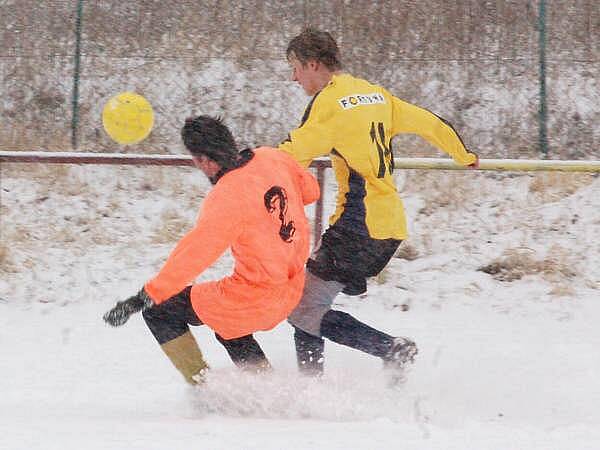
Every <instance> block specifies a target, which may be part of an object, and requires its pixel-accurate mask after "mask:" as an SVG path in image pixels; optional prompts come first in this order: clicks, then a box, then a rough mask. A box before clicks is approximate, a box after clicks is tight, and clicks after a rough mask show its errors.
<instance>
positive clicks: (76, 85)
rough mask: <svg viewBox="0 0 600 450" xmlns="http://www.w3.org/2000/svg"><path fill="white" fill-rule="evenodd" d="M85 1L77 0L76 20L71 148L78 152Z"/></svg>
mask: <svg viewBox="0 0 600 450" xmlns="http://www.w3.org/2000/svg"><path fill="white" fill-rule="evenodd" d="M82 14H83V0H77V17H76V19H75V56H74V66H75V67H74V69H73V100H72V117H71V147H72V148H73V150H77V147H78V145H79V143H78V141H77V129H78V128H79V73H80V70H81V16H82Z"/></svg>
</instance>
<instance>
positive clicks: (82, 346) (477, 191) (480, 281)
mask: <svg viewBox="0 0 600 450" xmlns="http://www.w3.org/2000/svg"><path fill="white" fill-rule="evenodd" d="M399 183H400V186H401V190H402V197H403V199H404V200H405V204H406V207H407V211H408V218H409V226H410V229H411V233H412V234H411V237H410V238H409V240H408V241H407V242H406V243H405V244H403V251H402V252H400V253H399V254H398V257H397V258H394V259H393V260H392V262H391V264H390V265H389V267H388V268H387V269H386V270H385V271H384V272H383V273H382V274H381V275H380V276H379V277H377V278H375V279H373V280H371V281H370V284H369V292H368V294H367V295H365V296H362V297H346V296H340V298H339V299H338V302H337V303H338V307H339V308H340V309H343V310H346V311H348V312H351V313H352V314H354V315H356V316H357V317H358V318H360V319H363V320H364V321H366V322H368V323H370V324H373V325H376V326H377V327H378V328H381V329H383V330H386V331H388V332H390V333H391V334H394V335H406V336H410V337H412V338H414V339H415V341H416V342H417V344H418V346H419V349H420V353H419V355H418V358H417V361H416V364H415V365H414V366H413V368H412V370H411V371H410V373H409V375H408V379H407V381H406V383H405V384H404V385H402V386H400V387H397V388H389V387H387V384H386V379H385V375H384V374H383V373H382V371H381V364H380V362H379V361H377V360H376V359H374V358H372V357H369V356H366V355H363V354H360V353H358V352H354V351H352V350H349V349H346V348H342V347H340V346H336V345H334V344H328V345H327V347H326V352H327V358H328V359H327V369H326V376H325V378H324V379H323V380H319V381H315V380H307V379H303V378H300V377H299V376H298V375H297V374H296V369H295V356H294V352H293V343H292V333H291V329H290V327H289V326H288V325H287V324H281V325H280V326H279V327H277V328H276V329H275V330H273V331H272V332H268V333H258V334H257V339H258V340H259V341H260V342H261V344H262V345H263V347H264V349H265V352H266V353H267V355H268V356H269V358H270V359H271V362H272V364H273V366H274V368H275V370H274V372H273V373H272V374H269V375H267V376H263V377H256V376H251V375H247V374H242V373H239V372H238V371H237V370H235V369H234V368H233V367H232V364H231V363H230V362H229V360H228V358H227V357H226V355H225V353H224V351H223V350H222V348H221V347H220V345H218V344H217V343H216V341H215V340H214V338H213V337H212V335H211V333H210V332H209V330H207V329H206V328H205V327H199V328H194V334H195V335H196V337H197V339H198V341H199V343H200V345H201V347H202V349H203V351H204V352H205V355H206V357H207V359H208V360H209V362H210V364H211V366H212V369H213V370H212V372H211V374H210V376H209V379H208V382H207V383H206V384H205V385H204V386H202V387H200V388H198V389H192V388H189V387H187V386H186V385H185V384H184V383H183V381H182V379H181V378H180V376H179V375H178V373H177V372H176V371H175V370H174V369H173V368H172V367H171V366H170V363H169V362H168V361H167V359H166V358H165V357H164V355H163V354H162V353H161V351H160V349H159V347H158V345H157V344H156V343H155V341H154V340H153V338H152V337H151V336H150V334H149V332H148V331H147V330H146V329H145V325H144V324H143V321H142V320H141V317H134V318H133V319H132V320H131V321H130V322H129V323H127V324H126V325H125V326H123V327H121V328H118V329H113V328H109V327H107V326H106V325H105V324H104V323H103V322H102V320H101V316H102V314H103V313H104V312H105V311H106V310H107V309H108V308H110V307H111V306H112V304H113V303H114V302H115V301H116V300H120V299H123V298H124V297H126V296H128V295H130V294H132V293H134V292H135V291H136V290H137V289H138V288H139V286H140V285H141V284H142V283H143V282H144V281H145V280H146V279H147V278H149V277H150V276H151V275H152V274H153V273H154V272H155V271H156V270H157V269H158V268H159V267H160V265H161V262H162V261H163V260H164V258H165V257H166V255H167V254H168V252H169V250H170V249H171V248H172V246H173V244H174V243H175V242H176V240H177V237H179V236H181V234H182V233H183V231H184V230H185V229H186V228H187V227H189V225H190V224H191V223H192V221H193V220H194V217H195V214H196V209H197V206H198V204H199V203H200V202H201V200H202V196H203V192H204V191H205V190H206V189H207V188H208V184H207V183H206V181H205V180H204V179H203V178H202V175H201V174H200V173H199V172H196V171H194V170H193V169H176V168H154V169H139V168H131V167H130V168H114V167H90V166H87V167H68V166H53V167H46V168H31V167H28V166H24V165H21V166H19V165H3V166H2V173H1V195H2V197H1V224H0V225H1V227H0V232H1V243H0V348H1V349H2V353H1V358H0V374H2V382H1V383H0V449H10V450H21V449H22V450H25V449H27V450H32V449H44V450H47V449H57V450H58V449H60V450H66V449H75V450H80V449H92V450H95V449H127V450H129V449H160V450H164V449H167V448H168V449H187V448H205V449H262V450H264V449H281V448H289V449H314V448H326V449H388V448H389V449H396V448H398V449H400V448H401V449H407V450H411V449H427V450H438V449H440V450H447V449H461V450H462V449H478V450H482V449H490V450H507V449H535V450H548V449H553V450H554V449H556V450H558V449H561V450H563V449H564V450H571V449H578V450H584V449H590V450H592V449H598V448H600V411H599V410H598V409H599V408H598V405H600V382H599V381H598V374H599V373H600V351H599V350H598V349H600V327H599V326H598V322H599V317H600V300H599V299H600V295H599V294H600V242H599V240H598V236H600V178H598V177H593V176H589V175H581V174H570V175H552V174H537V175H510V174H490V173H485V174H484V173H474V172H468V173H447V172H436V173H425V172H422V171H410V172H407V173H405V174H399ZM329 184H330V186H329V188H328V190H327V198H326V206H327V209H328V210H331V206H332V194H333V192H332V189H331V181H329ZM308 210H309V212H312V211H311V209H310V208H309V209H308ZM230 266H231V260H230V258H229V257H228V256H227V255H226V256H225V257H224V258H222V259H221V260H220V261H219V262H218V263H217V264H216V265H215V267H213V268H212V269H211V270H209V271H208V272H207V273H206V274H204V275H203V276H202V277H201V279H207V278H216V277H219V276H221V275H222V274H224V273H227V272H228V271H229V270H230ZM480 269H484V270H480ZM486 272H489V273H486Z"/></svg>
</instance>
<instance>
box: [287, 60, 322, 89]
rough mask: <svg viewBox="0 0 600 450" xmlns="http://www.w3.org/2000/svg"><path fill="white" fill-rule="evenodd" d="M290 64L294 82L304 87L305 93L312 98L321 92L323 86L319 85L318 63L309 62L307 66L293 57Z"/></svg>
mask: <svg viewBox="0 0 600 450" xmlns="http://www.w3.org/2000/svg"><path fill="white" fill-rule="evenodd" d="M289 63H290V68H291V69H292V81H295V82H297V83H298V84H299V85H300V86H302V88H303V89H304V92H306V93H307V94H308V95H310V96H313V95H315V94H316V93H317V92H319V90H320V89H321V86H320V85H319V77H318V72H317V68H318V63H317V62H315V61H308V62H307V63H306V64H302V63H301V62H300V61H299V60H298V59H297V58H295V57H294V56H291V57H290V59H289Z"/></svg>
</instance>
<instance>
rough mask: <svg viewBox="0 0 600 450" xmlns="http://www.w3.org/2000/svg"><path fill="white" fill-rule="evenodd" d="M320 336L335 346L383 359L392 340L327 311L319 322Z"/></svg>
mask: <svg viewBox="0 0 600 450" xmlns="http://www.w3.org/2000/svg"><path fill="white" fill-rule="evenodd" d="M321 335H322V336H323V337H326V338H327V339H330V340H332V341H333V342H335V343H337V344H342V345H346V346H348V347H352V348H354V349H356V350H360V351H362V352H365V353H368V354H370V355H373V356H378V357H379V358H384V357H385V356H386V355H387V354H388V352H389V351H390V348H391V346H392V342H393V340H394V338H393V337H392V336H390V335H389V334H386V333H383V332H381V331H379V330H376V329H375V328H372V327H370V326H368V325H366V324H364V323H362V322H360V321H358V320H356V319H355V318H354V317H352V316H351V315H350V314H346V313H345V312H342V311H334V310H333V309H331V310H329V311H327V313H326V314H325V315H324V316H323V321H322V322H321Z"/></svg>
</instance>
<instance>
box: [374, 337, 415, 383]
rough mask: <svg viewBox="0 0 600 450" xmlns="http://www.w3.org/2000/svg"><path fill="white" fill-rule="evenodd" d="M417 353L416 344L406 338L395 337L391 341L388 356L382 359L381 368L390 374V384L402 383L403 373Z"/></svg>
mask: <svg viewBox="0 0 600 450" xmlns="http://www.w3.org/2000/svg"><path fill="white" fill-rule="evenodd" d="M417 353H418V350H417V346H416V344H415V343H414V342H413V341H411V340H410V339H408V338H404V337H397V338H394V340H393V341H392V346H391V348H390V350H389V352H388V354H387V355H386V356H385V357H384V358H383V367H384V368H385V369H386V370H389V371H390V373H391V374H392V379H391V380H390V381H391V383H392V384H397V383H399V382H402V381H404V371H405V369H406V366H407V365H408V364H409V363H411V364H412V363H413V362H414V361H415V355H416V354H417Z"/></svg>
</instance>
